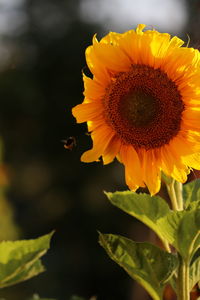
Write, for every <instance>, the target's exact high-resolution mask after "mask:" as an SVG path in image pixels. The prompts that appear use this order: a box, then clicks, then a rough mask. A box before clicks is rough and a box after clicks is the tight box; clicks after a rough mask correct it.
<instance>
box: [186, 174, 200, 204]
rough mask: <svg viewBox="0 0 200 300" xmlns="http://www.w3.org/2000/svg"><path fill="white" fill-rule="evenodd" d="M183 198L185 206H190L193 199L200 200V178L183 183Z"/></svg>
mask: <svg viewBox="0 0 200 300" xmlns="http://www.w3.org/2000/svg"><path fill="white" fill-rule="evenodd" d="M183 199H184V201H185V207H188V205H189V203H191V202H193V201H198V200H200V179H197V180H193V181H191V182H189V183H187V184H184V185H183Z"/></svg>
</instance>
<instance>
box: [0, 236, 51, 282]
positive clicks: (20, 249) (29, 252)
mask: <svg viewBox="0 0 200 300" xmlns="http://www.w3.org/2000/svg"><path fill="white" fill-rule="evenodd" d="M52 235H53V232H52V233H50V234H47V235H44V236H42V237H40V238H37V239H35V240H21V241H15V242H11V241H4V242H1V243H0V288H3V287H6V286H10V285H13V284H16V283H18V282H21V281H24V280H27V279H29V278H31V277H33V276H36V275H38V274H39V273H41V272H43V271H44V267H43V266H42V264H41V261H40V257H41V256H43V255H44V254H45V253H46V252H47V250H48V249H49V244H50V239H51V237H52Z"/></svg>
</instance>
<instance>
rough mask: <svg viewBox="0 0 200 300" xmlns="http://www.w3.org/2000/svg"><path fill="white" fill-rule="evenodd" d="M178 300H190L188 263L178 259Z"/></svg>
mask: <svg viewBox="0 0 200 300" xmlns="http://www.w3.org/2000/svg"><path fill="white" fill-rule="evenodd" d="M177 279H178V282H177V287H178V289H177V290H178V295H177V296H178V298H177V299H178V300H190V288H189V263H188V262H187V261H184V260H183V259H182V258H181V257H180V265H179V270H178V278H177Z"/></svg>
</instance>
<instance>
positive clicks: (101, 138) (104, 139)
mask: <svg viewBox="0 0 200 300" xmlns="http://www.w3.org/2000/svg"><path fill="white" fill-rule="evenodd" d="M114 135H115V133H114V132H112V131H111V129H110V128H109V127H107V126H100V127H98V128H96V130H95V131H94V132H92V134H91V137H92V140H93V148H92V149H91V150H88V151H86V152H85V153H83V155H82V156H81V161H83V162H92V161H98V160H99V157H100V156H101V155H102V154H103V153H104V151H105V149H106V147H107V145H108V144H109V142H110V140H111V139H112V137H113V136H114Z"/></svg>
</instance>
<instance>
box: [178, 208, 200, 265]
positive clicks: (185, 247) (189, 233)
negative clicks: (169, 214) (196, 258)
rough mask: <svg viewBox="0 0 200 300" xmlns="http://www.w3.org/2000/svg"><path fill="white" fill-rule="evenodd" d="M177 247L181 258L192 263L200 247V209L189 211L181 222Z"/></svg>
mask: <svg viewBox="0 0 200 300" xmlns="http://www.w3.org/2000/svg"><path fill="white" fill-rule="evenodd" d="M177 246H178V250H179V252H180V254H181V256H182V257H183V258H184V259H185V260H187V261H190V260H191V259H192V256H193V255H194V253H195V252H196V250H197V249H198V248H199V246H200V209H197V210H192V211H187V212H186V213H185V214H184V216H183V217H182V219H181V220H180V225H179V228H178V232H177Z"/></svg>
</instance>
